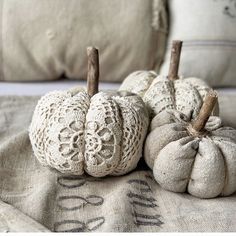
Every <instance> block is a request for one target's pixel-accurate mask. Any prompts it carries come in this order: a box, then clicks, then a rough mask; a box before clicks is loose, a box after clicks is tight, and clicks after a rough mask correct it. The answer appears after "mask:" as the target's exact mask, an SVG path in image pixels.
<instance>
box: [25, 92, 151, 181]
mask: <svg viewBox="0 0 236 236" xmlns="http://www.w3.org/2000/svg"><path fill="white" fill-rule="evenodd" d="M54 96H55V97H54ZM148 124H149V117H148V112H147V110H146V108H145V105H144V103H143V101H142V99H141V98H140V97H138V96H137V95H134V94H133V95H132V96H127V95H126V94H123V95H122V94H121V93H120V94H106V93H103V92H101V93H98V94H96V95H94V96H93V97H92V98H91V99H90V97H89V96H88V94H87V93H85V92H79V93H78V94H75V95H74V96H73V95H72V94H71V93H70V92H53V93H50V94H47V95H45V96H44V97H42V98H41V100H40V101H39V102H38V105H37V107H36V109H35V112H34V115H33V119H32V123H31V125H30V129H29V134H30V140H31V143H32V147H33V150H34V154H35V156H36V157H37V158H38V159H39V161H40V162H41V163H42V164H44V165H48V166H50V167H53V168H55V169H57V170H58V171H60V172H62V173H67V174H74V175H82V174H83V173H84V171H86V172H87V173H88V174H90V175H92V176H96V177H102V176H105V175H121V174H125V173H127V172H129V171H131V170H132V169H133V168H135V167H136V165H137V163H138V161H139V159H140V157H141V154H142V145H143V142H144V138H145V136H146V132H147V128H148Z"/></svg>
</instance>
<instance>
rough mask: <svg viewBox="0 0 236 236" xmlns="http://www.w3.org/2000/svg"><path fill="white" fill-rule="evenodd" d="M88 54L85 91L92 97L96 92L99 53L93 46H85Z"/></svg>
mask: <svg viewBox="0 0 236 236" xmlns="http://www.w3.org/2000/svg"><path fill="white" fill-rule="evenodd" d="M87 55H88V74H87V91H88V95H89V96H90V97H92V96H93V95H95V94H96V93H98V84H99V54H98V49H97V48H95V47H88V48H87Z"/></svg>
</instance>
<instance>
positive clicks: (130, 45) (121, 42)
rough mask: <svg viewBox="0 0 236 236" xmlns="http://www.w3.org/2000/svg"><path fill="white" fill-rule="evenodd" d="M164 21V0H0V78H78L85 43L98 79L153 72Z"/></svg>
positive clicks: (161, 48)
mask: <svg viewBox="0 0 236 236" xmlns="http://www.w3.org/2000/svg"><path fill="white" fill-rule="evenodd" d="M166 18H167V17H166V8H165V0H148V1H143V0H132V1H127V0H99V1H98V0H20V1H19V0H5V1H3V0H1V1H0V21H1V22H0V24H1V33H0V34H1V35H0V39H1V40H2V41H1V40H0V80H7V81H9V80H10V81H16V80H20V81H23V80H24V81H27V80H48V79H57V78H59V77H60V76H61V75H63V74H65V75H66V77H69V78H74V79H78V78H79V79H84V78H86V73H87V56H86V48H87V46H90V45H93V46H97V47H98V48H99V49H100V67H101V71H100V72H101V80H104V81H119V80H122V79H123V78H125V77H126V75H128V74H129V73H130V72H132V71H134V70H137V69H153V68H157V69H158V68H159V65H160V63H161V60H163V56H164V47H165V40H166V32H167V19H166Z"/></svg>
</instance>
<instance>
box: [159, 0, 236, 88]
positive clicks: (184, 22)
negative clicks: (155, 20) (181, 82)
mask: <svg viewBox="0 0 236 236" xmlns="http://www.w3.org/2000/svg"><path fill="white" fill-rule="evenodd" d="M168 3H169V6H168V8H169V14H170V33H169V38H168V42H169V43H168V44H170V42H171V40H173V39H179V40H183V41H184V43H183V49H182V54H181V62H180V70H179V71H180V74H182V75H184V76H185V77H191V76H195V77H199V78H203V79H205V80H207V82H208V83H209V84H210V85H211V86H236V66H235V65H236V5H235V1H231V0H223V1H222V0H187V1H186V0H171V1H168ZM169 57H170V48H168V50H167V53H166V57H165V62H164V64H163V66H162V68H161V73H163V74H166V73H167V71H168V66H169Z"/></svg>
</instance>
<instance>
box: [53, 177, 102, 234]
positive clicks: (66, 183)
mask: <svg viewBox="0 0 236 236" xmlns="http://www.w3.org/2000/svg"><path fill="white" fill-rule="evenodd" d="M95 181H101V179H98V178H94V177H90V176H59V177H58V178H57V183H58V185H59V186H60V187H61V188H62V189H65V193H66V194H65V195H59V196H58V197H57V206H58V207H59V209H60V210H61V211H62V213H63V212H68V211H77V210H80V209H84V208H85V207H86V206H88V205H90V206H92V207H98V206H100V205H102V204H103V203H104V199H103V198H102V197H101V196H97V195H88V196H79V195H78V194H77V193H78V192H77V190H78V189H80V188H84V187H85V186H86V185H87V184H89V183H91V182H95ZM68 190H70V194H68ZM71 191H72V192H74V193H76V194H71ZM75 191H76V192H75ZM73 200H74V201H73ZM71 202H72V203H73V204H72V206H71ZM79 216H80V215H79ZM67 217H68V216H67ZM104 223H105V217H103V216H99V217H95V218H91V219H88V220H87V221H84V219H83V221H82V220H75V219H62V220H60V221H58V222H55V223H54V231H55V232H91V231H95V230H97V229H98V228H99V227H101V225H103V224H104Z"/></svg>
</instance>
